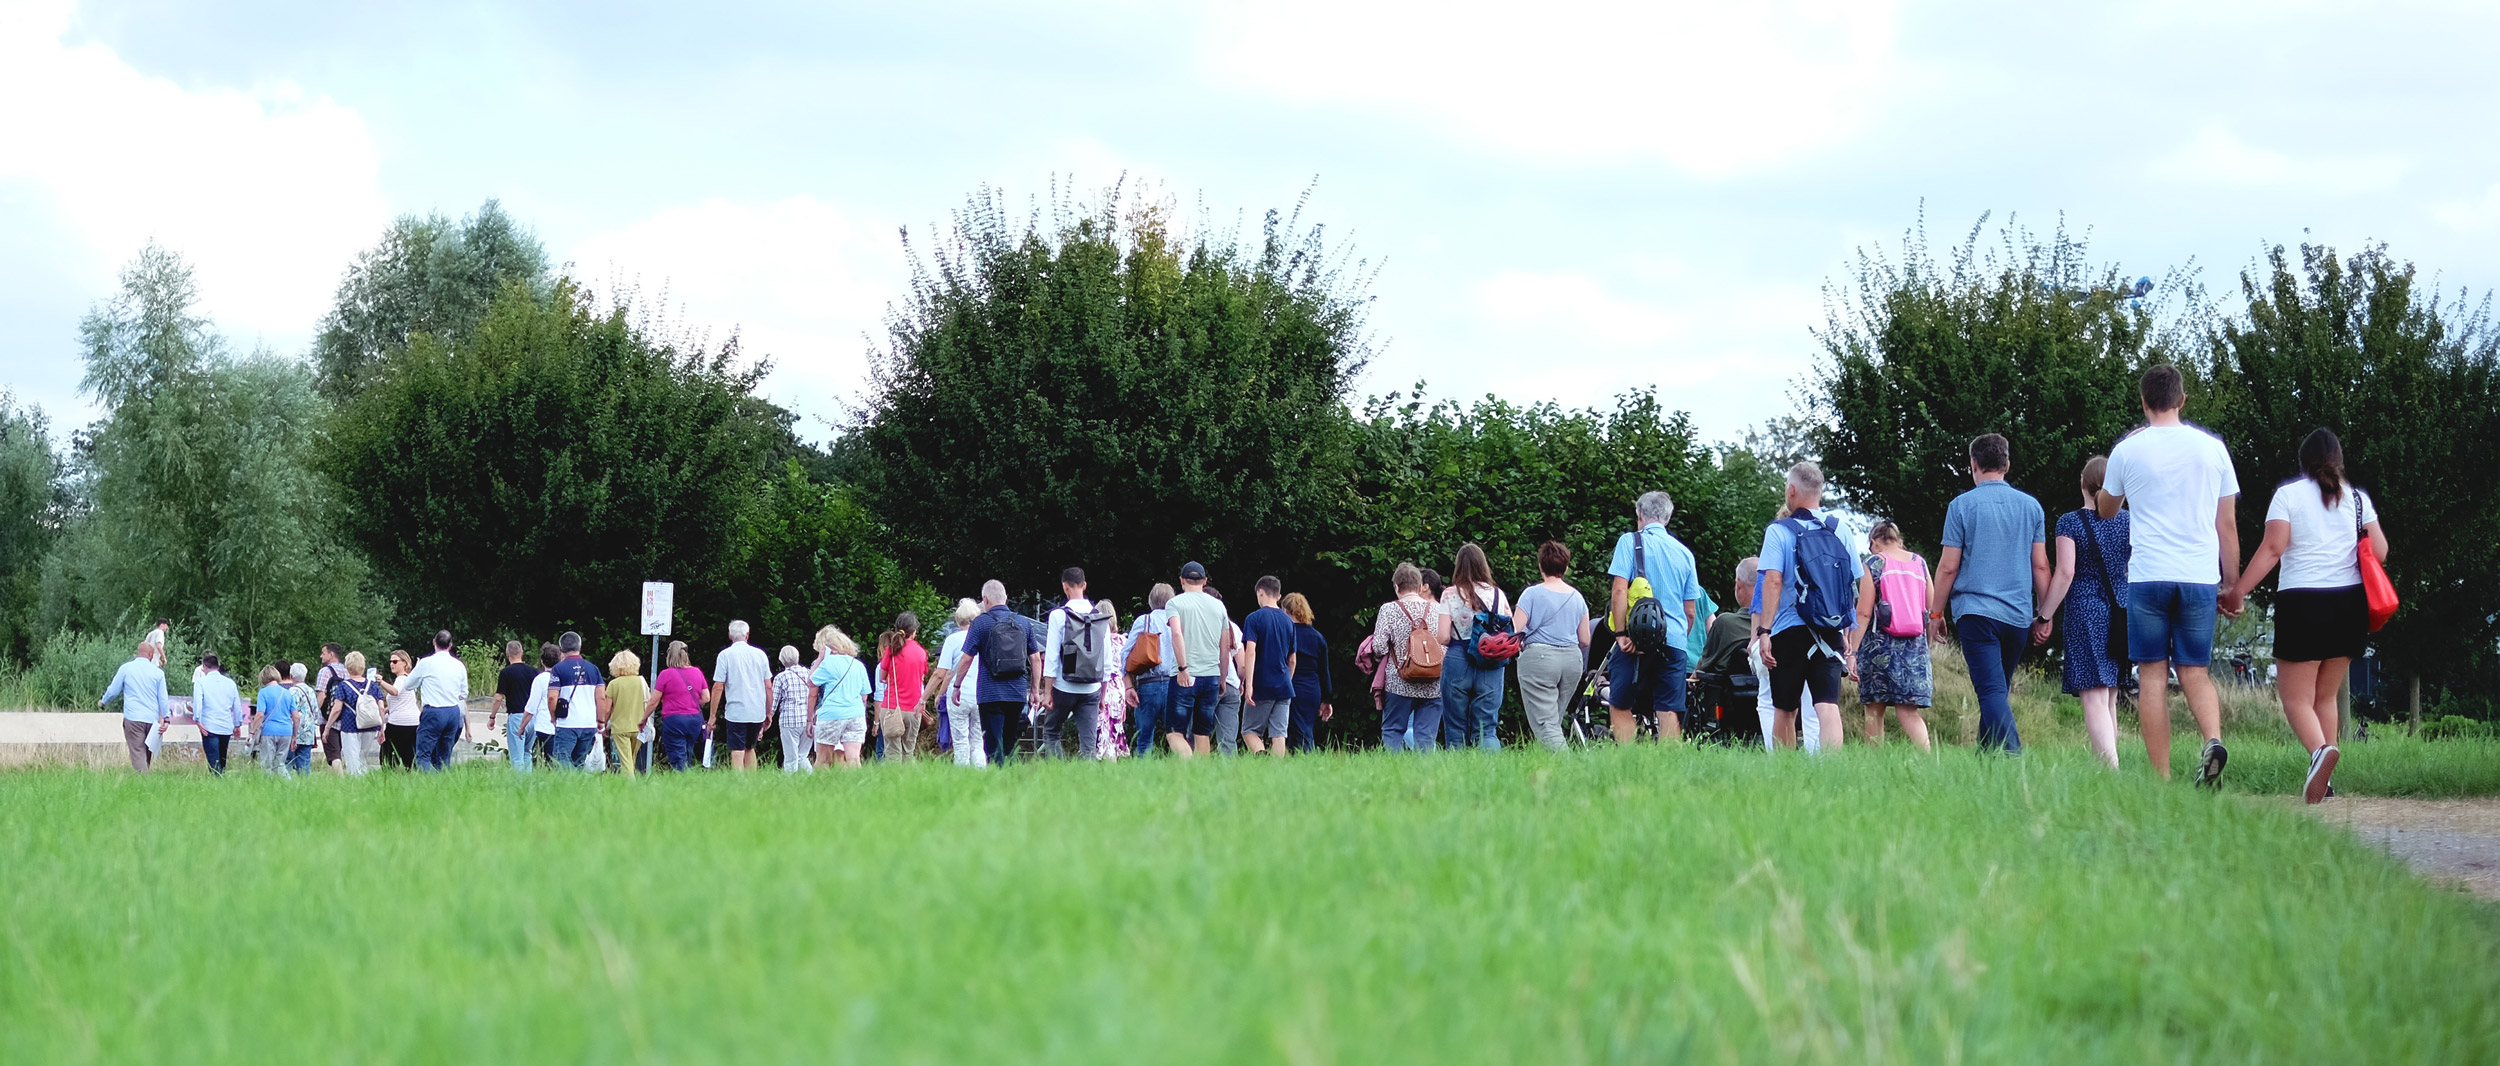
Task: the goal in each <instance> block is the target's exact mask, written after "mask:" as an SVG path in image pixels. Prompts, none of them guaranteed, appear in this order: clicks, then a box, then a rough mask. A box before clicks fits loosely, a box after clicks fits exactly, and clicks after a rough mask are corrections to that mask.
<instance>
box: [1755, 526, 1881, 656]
mask: <svg viewBox="0 0 2500 1066" xmlns="http://www.w3.org/2000/svg"><path fill="white" fill-rule="evenodd" d="M1794 513H1795V512H1790V514H1794ZM1806 515H1807V517H1808V518H1809V519H1811V520H1813V521H1815V522H1821V521H1822V520H1823V519H1824V518H1826V517H1828V516H1826V515H1820V514H1816V513H1814V512H1813V511H1812V510H1808V511H1807V512H1806ZM1843 550H1844V551H1845V552H1847V554H1848V556H1849V580H1850V581H1852V582H1854V581H1856V580H1858V579H1859V578H1862V577H1865V576H1866V561H1865V560H1863V559H1860V558H1858V553H1857V552H1856V551H1854V550H1850V549H1848V548H1847V546H1846V545H1844V546H1843ZM1760 555H1761V559H1762V562H1761V569H1760V570H1757V571H1756V572H1755V573H1756V575H1757V576H1756V582H1755V584H1754V613H1755V614H1757V615H1759V614H1761V613H1762V585H1761V583H1760V578H1759V575H1761V574H1768V573H1770V572H1772V571H1774V570H1776V571H1779V575H1780V613H1779V614H1778V615H1776V616H1774V617H1773V618H1772V619H1771V632H1773V633H1785V632H1787V631H1789V630H1791V629H1794V628H1796V627H1798V626H1801V625H1804V624H1806V620H1805V616H1803V615H1800V614H1798V613H1797V599H1798V596H1799V593H1800V592H1801V591H1802V590H1800V589H1799V588H1798V587H1797V581H1796V574H1797V530H1796V527H1795V525H1794V524H1793V523H1792V522H1791V520H1790V518H1789V517H1788V516H1782V517H1781V518H1780V520H1779V521H1776V522H1773V523H1771V524H1770V525H1769V526H1766V527H1764V528H1763V530H1762V551H1761V552H1760ZM1849 602H1851V603H1856V602H1858V590H1857V588H1856V587H1855V586H1854V585H1853V586H1852V587H1851V588H1850V589H1849Z"/></svg>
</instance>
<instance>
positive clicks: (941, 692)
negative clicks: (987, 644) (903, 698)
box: [921, 597, 989, 766]
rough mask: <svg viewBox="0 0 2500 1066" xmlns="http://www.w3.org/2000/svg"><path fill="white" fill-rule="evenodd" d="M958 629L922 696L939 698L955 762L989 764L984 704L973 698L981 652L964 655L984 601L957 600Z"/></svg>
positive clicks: (941, 653)
mask: <svg viewBox="0 0 2500 1066" xmlns="http://www.w3.org/2000/svg"><path fill="white" fill-rule="evenodd" d="M952 617H953V620H954V623H955V631H954V632H952V633H948V634H947V635H946V640H945V642H944V643H943V644H941V645H939V647H938V668H937V671H936V672H935V673H933V674H930V675H929V683H928V685H927V687H925V688H923V689H922V690H921V692H922V695H921V699H923V700H934V701H936V702H937V703H938V704H939V706H940V707H941V709H943V710H944V711H945V712H946V727H947V734H948V737H947V740H948V743H950V744H952V745H954V751H955V765H957V766H987V765H989V757H988V756H987V755H985V754H983V753H982V751H981V705H980V703H979V702H977V701H976V700H974V699H973V691H972V685H971V684H970V682H971V681H972V680H973V678H974V677H975V676H976V671H975V670H974V669H973V667H975V666H977V665H979V664H980V661H981V659H980V656H979V655H978V654H969V655H968V654H965V650H964V638H965V637H966V636H967V635H968V634H970V633H971V631H972V628H971V627H972V620H973V619H975V618H979V617H981V604H980V603H979V602H978V601H975V600H973V599H971V598H969V597H966V598H964V599H961V600H957V601H955V613H954V615H953V616H952Z"/></svg>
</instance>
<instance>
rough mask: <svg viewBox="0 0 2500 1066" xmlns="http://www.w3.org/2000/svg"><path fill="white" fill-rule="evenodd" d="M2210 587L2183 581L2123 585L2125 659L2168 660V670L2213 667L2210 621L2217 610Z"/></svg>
mask: <svg viewBox="0 0 2500 1066" xmlns="http://www.w3.org/2000/svg"><path fill="white" fill-rule="evenodd" d="M2217 591H2218V588H2217V586H2214V585H2192V584H2188V583H2186V582H2182V581H2130V582H2128V583H2127V658H2130V659H2133V660H2135V661H2136V662H2139V663H2157V662H2162V661H2164V660H2167V661H2168V662H2169V663H2170V665H2172V666H2209V665H2212V663H2213V661H2214V615H2215V613H2216V611H2217V609H2218V608H2219V607H2220V606H2221V604H2220V601H2219V600H2218V599H2217V598H2216V593H2217Z"/></svg>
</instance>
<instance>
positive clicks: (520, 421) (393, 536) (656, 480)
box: [325, 279, 797, 647]
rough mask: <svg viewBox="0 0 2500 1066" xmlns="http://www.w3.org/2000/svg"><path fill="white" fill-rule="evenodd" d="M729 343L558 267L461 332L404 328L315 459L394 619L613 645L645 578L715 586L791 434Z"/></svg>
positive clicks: (733, 568)
mask: <svg viewBox="0 0 2500 1066" xmlns="http://www.w3.org/2000/svg"><path fill="white" fill-rule="evenodd" d="M767 370H768V367H767V366H765V365H762V364H750V363H748V362H746V361H744V360H743V359H741V357H740V355H739V352H738V344H737V340H736V338H735V337H732V338H730V339H729V340H728V341H727V342H725V343H722V344H719V345H713V346H707V345H704V344H702V343H699V342H696V341H692V340H687V339H683V338H676V337H671V336H667V335H665V333H664V331H662V330H659V329H657V328H655V327H652V326H651V325H650V324H649V323H648V322H643V321H637V320H636V319H635V318H634V317H633V314H632V312H631V309H630V307H629V302H628V301H626V300H623V299H619V300H618V301H617V302H615V303H614V304H613V305H612V306H609V307H607V308H605V309H602V308H601V306H600V305H599V302H598V301H597V300H595V299H594V298H593V296H592V294H591V293H589V292H588V291H586V290H584V289H582V288H580V287H578V286H577V285H576V284H574V283H573V282H572V281H570V280H569V279H560V280H558V281H557V282H556V283H555V284H554V285H552V286H551V287H550V290H549V291H548V292H547V293H546V294H545V295H544V296H543V297H542V296H540V295H538V294H536V293H533V292H532V291H530V290H529V289H528V288H527V287H525V286H522V285H520V284H518V283H515V284H512V285H508V286H506V287H505V289H504V291H503V294H502V295H501V296H499V297H498V298H497V299H496V300H495V302H494V305H493V306H492V308H491V309H490V310H489V311H488V313H487V315H486V317H485V318H484V319H483V320H481V321H480V322H479V323H478V325H477V327H476V328H475V329H474V330H473V331H471V332H470V333H469V334H468V335H466V336H465V337H463V338H461V339H460V340H459V341H458V342H456V343H448V342H445V341H442V340H439V339H436V338H435V337H433V336H431V335H419V336H418V337H416V338H415V340H414V341H413V342H412V343H411V344H410V346H409V347H408V349H407V350H406V351H405V352H403V353H400V354H398V355H396V356H394V357H392V358H390V359H387V360H385V361H384V362H382V363H381V364H379V365H377V366H376V367H375V368H373V370H372V371H371V372H370V374H369V375H368V377H367V378H366V379H364V380H360V381H359V382H357V383H356V387H355V388H354V389H353V390H352V396H353V399H352V400H351V401H350V402H349V404H348V405H347V406H346V407H345V408H344V409H343V410H342V411H341V412H340V417H339V419H338V423H337V429H336V431H335V437H336V446H335V447H333V448H331V449H330V450H329V451H328V452H327V453H326V462H325V469H326V470H327V472H328V473H329V474H330V475H331V477H332V478H333V479H334V480H335V481H336V482H337V483H338V484H339V485H340V486H341V487H342V492H343V501H342V506H341V507H340V512H341V514H342V516H343V518H344V521H345V522H346V526H347V528H348V530H349V531H350V532H351V533H352V535H353V536H354V538H355V540H356V542H357V543H358V544H359V545H360V546H362V547H363V548H364V550H365V551H366V552H368V553H369V554H370V555H371V557H372V558H373V560H374V562H375V564H376V566H377V569H378V571H379V573H380V574H381V575H382V576H383V579H384V582H385V584H386V587H388V588H389V589H390V590H391V591H392V593H393V594H394V596H395V598H396V600H397V602H398V603H399V607H400V615H399V617H400V625H401V627H402V629H403V631H404V632H408V633H412V634H414V633H423V632H428V631H431V630H433V629H435V628H436V627H438V626H449V627H451V628H453V629H454V630H455V631H458V632H461V633H473V632H474V633H484V632H515V631H517V632H521V633H529V634H551V633H555V632H558V631H560V630H563V629H576V630H579V631H581V632H582V633H583V634H585V635H586V636H591V637H593V638H594V640H597V641H600V642H601V643H600V646H603V647H604V646H611V644H612V643H613V642H615V641H618V640H627V639H630V637H628V636H627V634H630V633H631V632H632V630H633V623H634V620H635V618H636V601H637V596H638V594H639V590H640V587H641V583H642V582H644V581H647V580H649V581H673V582H677V583H678V585H679V593H678V603H679V606H680V609H681V611H684V612H686V613H689V614H694V615H698V616H700V615H701V614H702V613H703V612H705V611H706V610H708V609H711V608H714V607H718V606H720V605H721V604H722V601H724V600H725V599H727V598H728V597H729V595H730V592H731V589H732V586H733V585H734V583H735V581H736V579H737V577H738V564H739V563H740V561H741V560H742V559H743V558H744V557H743V556H742V554H741V549H740V547H739V545H738V543H737V538H738V536H739V534H740V533H741V532H742V531H743V530H744V528H745V527H744V522H745V521H746V519H747V517H748V515H749V513H750V508H751V507H753V506H754V504H755V502H756V500H757V497H758V493H759V492H760V489H761V485H762V483H763V480H764V478H765V477H766V474H767V472H768V471H773V470H775V469H777V467H778V465H779V464H780V463H781V462H782V461H784V460H785V459H786V458H787V457H788V456H789V455H790V454H791V452H792V451H793V450H794V449H795V448H796V447H797V445H796V443H795V442H794V441H793V440H792V439H791V437H790V432H789V422H790V417H789V415H788V414H787V413H786V412H783V411H781V410H780V409H779V408H775V407H773V406H772V405H770V404H768V403H765V402H764V401H763V400H761V399H759V398H757V397H756V396H755V395H754V388H755V385H756V383H757V382H758V381H759V380H760V379H761V378H762V377H763V375H764V374H765V373H766V372H767Z"/></svg>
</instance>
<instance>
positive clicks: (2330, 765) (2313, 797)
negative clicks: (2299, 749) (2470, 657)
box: [2300, 744, 2341, 803]
mask: <svg viewBox="0 0 2500 1066" xmlns="http://www.w3.org/2000/svg"><path fill="white" fill-rule="evenodd" d="M2339 757H2341V756H2340V753H2338V752H2337V751H2336V750H2335V745H2333V744H2329V745H2327V746H2325V747H2322V748H2319V749H2318V750H2317V753H2316V754H2314V755H2311V756H2309V781H2308V783H2307V784H2306V785H2305V786H2303V787H2302V788H2301V790H2300V798H2301V802H2304V803H2316V802H2318V801H2320V800H2323V799H2325V798H2327V797H2328V796H2330V795H2333V794H2334V792H2333V789H2334V786H2333V785H2332V784H2331V783H2330V782H2331V781H2332V779H2333V778H2334V776H2335V760H2336V759H2337V758H2339Z"/></svg>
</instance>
